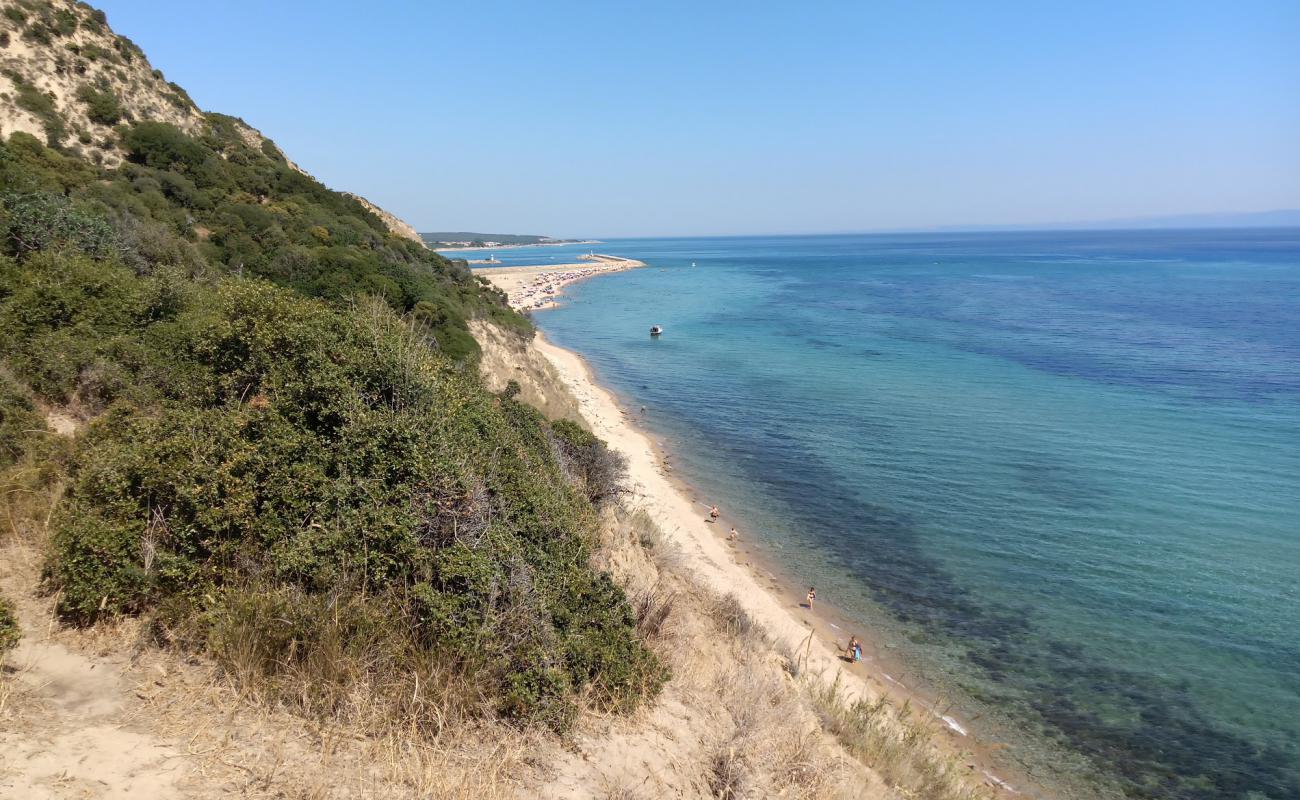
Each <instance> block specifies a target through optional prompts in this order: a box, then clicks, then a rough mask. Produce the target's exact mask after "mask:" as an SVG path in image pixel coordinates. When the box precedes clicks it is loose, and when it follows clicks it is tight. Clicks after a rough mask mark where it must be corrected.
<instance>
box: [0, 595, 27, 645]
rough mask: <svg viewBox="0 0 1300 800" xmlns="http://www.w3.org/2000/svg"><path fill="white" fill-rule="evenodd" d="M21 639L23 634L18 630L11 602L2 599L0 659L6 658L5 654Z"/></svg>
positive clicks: (0, 600)
mask: <svg viewBox="0 0 1300 800" xmlns="http://www.w3.org/2000/svg"><path fill="white" fill-rule="evenodd" d="M21 638H22V632H21V631H20V630H19V629H18V621H17V620H15V619H14V612H13V609H12V608H10V606H9V601H8V600H6V599H4V597H0V659H2V658H4V656H5V653H7V652H9V651H10V650H12V649H14V647H15V646H16V645H17V644H18V640H19V639H21Z"/></svg>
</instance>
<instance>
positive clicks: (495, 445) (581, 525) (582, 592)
mask: <svg viewBox="0 0 1300 800" xmlns="http://www.w3.org/2000/svg"><path fill="white" fill-rule="evenodd" d="M0 276H3V280H0V298H3V301H0V330H4V331H5V332H6V333H5V334H4V335H3V338H0V349H2V350H0V351H2V354H3V355H4V357H5V358H6V360H7V362H8V364H9V365H10V368H11V369H12V370H13V371H14V372H15V374H16V375H17V376H18V377H19V378H20V379H22V380H23V381H25V382H27V383H29V384H30V385H32V386H33V387H36V388H37V389H38V391H40V392H41V393H42V394H44V395H46V396H49V397H53V398H66V397H70V396H82V395H84V393H85V392H86V391H87V389H86V386H85V384H86V382H87V375H88V374H89V373H90V372H92V371H93V370H92V366H95V365H97V368H98V369H99V370H101V371H108V372H114V373H116V374H117V376H118V378H117V380H116V381H112V382H110V385H106V386H101V387H100V391H101V392H102V393H103V394H102V396H101V398H100V402H101V403H102V404H104V405H107V406H108V411H107V412H106V414H105V416H104V417H103V418H102V419H101V420H100V421H99V422H97V423H96V424H95V425H93V426H92V427H91V428H90V430H89V431H88V432H87V434H85V435H84V437H83V441H82V443H81V446H80V448H79V452H78V454H77V455H76V456H75V458H74V460H73V464H72V467H71V470H70V472H71V475H70V484H69V488H68V492H67V495H66V498H65V500H64V502H63V504H62V505H61V507H60V510H59V512H58V514H57V515H56V517H55V520H54V527H55V537H54V544H55V554H54V557H53V559H52V561H51V563H50V566H49V577H50V580H51V581H52V585H53V586H54V587H57V589H58V591H59V598H60V599H59V611H60V613H61V614H62V615H63V616H64V617H65V618H66V619H68V620H71V621H75V622H80V623H88V622H93V621H95V620H97V619H99V618H101V617H103V616H105V615H114V614H121V613H139V612H144V611H148V610H151V609H162V610H163V611H165V615H166V616H167V618H168V619H169V620H170V621H171V624H175V625H185V626H197V628H198V630H199V633H198V634H197V635H198V638H199V639H202V640H205V641H210V642H212V643H213V644H212V646H213V647H214V649H215V652H217V653H218V654H220V653H221V652H224V651H223V649H222V648H223V647H227V646H228V645H227V644H223V643H224V642H226V638H223V635H222V634H221V631H222V630H226V627H223V625H219V624H217V622H218V621H220V620H228V619H229V616H230V614H231V613H233V612H232V610H231V609H232V608H235V607H239V608H244V609H247V608H248V603H250V602H253V603H255V604H256V603H258V602H260V601H255V600H249V599H248V598H250V597H254V598H255V597H257V596H260V595H261V594H264V593H265V592H273V593H274V594H275V596H276V597H277V598H279V600H278V601H277V603H278V606H277V607H279V606H284V605H286V604H287V605H289V606H292V608H290V609H289V611H292V614H290V615H289V618H298V619H301V626H300V627H301V630H307V631H310V630H312V629H314V626H315V624H316V623H321V622H322V621H321V620H315V621H313V619H312V618H311V615H312V614H313V613H317V612H318V611H319V609H321V608H324V607H325V606H324V605H322V600H321V598H328V597H337V596H339V595H341V594H346V595H349V596H351V595H355V596H359V597H366V598H372V599H373V603H374V604H375V605H374V606H373V609H372V612H366V613H373V614H374V615H376V616H379V617H383V618H385V619H390V620H396V621H397V624H396V626H395V627H394V626H390V627H389V628H386V631H387V633H386V634H385V635H386V636H389V637H390V638H391V636H392V635H393V631H394V630H396V631H400V632H403V633H402V635H403V636H405V637H406V639H405V640H403V641H405V642H406V644H405V645H404V648H405V649H407V650H411V651H412V652H426V653H428V654H429V655H430V657H435V658H437V659H439V660H440V662H441V663H443V664H444V665H445V666H446V667H447V668H448V669H450V670H453V671H454V672H455V673H456V674H458V675H462V676H473V678H474V680H475V681H476V682H477V683H478V684H479V685H481V686H482V687H484V690H485V694H486V695H487V696H489V697H491V698H494V700H493V702H494V704H495V706H496V708H497V709H498V711H499V712H500V713H502V714H504V715H506V716H509V717H517V718H520V719H524V720H530V721H541V722H545V723H546V724H549V725H552V726H554V727H557V728H562V727H564V726H565V725H567V724H568V722H569V721H570V720H571V719H572V716H573V713H574V709H575V704H574V701H575V697H576V696H577V695H579V694H586V695H588V696H590V697H591V698H593V699H594V700H595V701H596V702H598V703H600V704H601V705H603V706H605V707H608V708H628V707H631V706H633V705H634V704H635V703H636V702H637V701H638V700H639V699H640V698H641V697H643V696H645V695H646V694H647V693H650V692H653V691H654V690H655V689H656V688H657V686H658V685H659V683H660V682H661V681H662V679H663V671H662V667H661V666H660V665H659V664H658V663H657V662H656V660H655V659H654V657H653V656H652V655H650V654H649V652H648V651H646V650H645V649H644V648H643V647H642V646H641V645H640V644H639V642H638V641H637V639H636V633H635V623H636V620H635V616H634V614H633V613H632V610H631V608H630V606H629V605H628V603H627V601H626V599H625V598H624V597H623V594H622V592H621V590H619V589H618V588H617V587H616V586H614V585H613V584H612V583H611V582H610V580H609V579H608V577H606V576H604V575H602V574H599V573H597V572H595V571H594V570H593V569H592V568H591V567H590V566H589V563H588V562H589V555H590V554H589V547H590V542H591V541H592V538H593V536H594V525H595V515H594V513H593V510H592V507H591V505H590V503H589V502H588V501H587V500H586V499H585V498H584V497H583V496H582V495H581V493H580V492H579V491H578V489H576V488H575V487H574V486H573V484H572V482H571V481H569V480H568V479H567V477H566V474H565V471H564V469H562V468H561V466H560V464H559V463H558V462H557V461H556V459H555V457H554V454H553V452H552V449H551V448H552V445H551V441H552V439H553V438H554V437H555V436H556V434H554V433H553V432H552V431H551V430H550V429H549V428H548V426H547V424H546V423H545V421H544V420H543V419H542V417H541V415H540V414H538V413H537V412H536V411H534V410H533V409H531V408H530V407H528V406H525V405H522V404H520V403H518V402H515V401H513V400H509V399H502V398H499V397H495V396H493V395H491V394H490V393H488V392H486V390H484V389H483V388H482V387H481V386H480V385H479V382H478V380H477V378H476V376H475V375H474V374H473V373H470V372H466V371H464V370H461V369H459V368H457V367H456V366H455V364H454V363H453V362H451V361H450V360H449V359H447V358H446V357H445V356H442V355H439V354H438V353H437V352H436V351H435V350H433V349H431V348H429V347H428V345H427V334H426V333H422V332H421V329H420V328H419V327H418V326H412V325H411V324H408V323H406V322H404V321H402V320H401V319H399V318H398V317H396V316H395V315H394V314H393V312H392V311H390V310H389V309H388V308H387V307H386V306H385V305H383V304H381V303H378V302H377V301H369V302H366V303H362V304H360V305H358V306H355V307H351V308H347V309H332V308H330V307H328V306H326V305H323V304H321V303H320V302H319V301H312V300H307V299H303V298H299V297H295V296H294V295H293V294H291V293H289V292H287V291H285V290H281V289H275V288H273V287H271V286H269V285H267V284H264V283H261V282H257V281H248V280H237V279H232V280H226V281H223V282H219V283H217V284H216V285H213V286H206V285H203V284H195V283H192V282H187V281H182V280H180V279H179V277H178V276H177V275H176V274H175V273H167V272H162V273H157V274H152V275H144V276H141V275H137V274H136V273H135V272H134V271H132V270H131V269H129V268H127V267H125V266H121V265H119V264H117V263H114V262H112V261H109V262H103V261H94V260H91V259H89V258H86V257H85V256H69V255H56V254H51V253H42V254H40V255H39V256H37V257H34V258H31V259H29V260H27V261H26V262H24V263H21V264H20V263H18V262H13V261H10V262H7V265H6V266H5V268H4V270H3V271H0ZM249 586H255V587H264V588H263V589H260V590H255V591H252V592H250V590H249V589H248V588H247V587H249ZM290 588H292V591H288V590H289V589H290ZM232 603H234V604H235V605H234V606H232V605H231V604H232ZM241 604H242V605H241ZM381 609H382V613H381ZM281 611H283V609H281ZM241 613H242V612H241ZM277 613H280V612H277ZM285 613H287V612H285ZM394 615H396V616H394ZM322 624H323V623H322ZM281 628H282V626H281V627H278V628H277V630H281ZM288 630H290V632H292V631H294V630H299V628H290V629H288ZM360 630H361V629H360V628H358V631H359V632H358V634H357V635H361V633H360ZM366 630H369V629H368V628H367V629H366ZM204 631H206V633H205V632H204ZM282 632H283V630H282ZM286 635H288V634H286ZM366 635H371V634H366ZM399 643H400V642H399ZM390 644H393V643H392V642H391V641H390ZM394 646H396V645H394ZM259 647H262V648H263V649H267V648H269V650H270V651H273V652H274V653H279V656H278V657H268V658H267V659H264V660H263V661H261V662H259V663H264V664H265V665H266V669H267V670H269V671H272V672H274V671H276V670H279V669H281V668H287V667H285V665H286V664H289V663H292V662H293V660H294V659H296V658H298V657H300V656H301V657H307V656H308V655H309V653H310V652H311V647H312V641H311V638H310V637H305V638H304V636H303V635H299V634H297V633H292V635H288V638H287V639H286V640H285V641H284V642H282V643H280V644H276V642H275V641H265V642H262V644H260V645H259ZM286 648H287V649H286ZM293 654H297V655H293ZM290 655H293V657H292V658H290ZM286 659H288V660H287V661H286ZM277 665H278V666H277Z"/></svg>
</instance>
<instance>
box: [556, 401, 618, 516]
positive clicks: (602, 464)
mask: <svg viewBox="0 0 1300 800" xmlns="http://www.w3.org/2000/svg"><path fill="white" fill-rule="evenodd" d="M551 434H552V439H553V441H554V443H555V449H556V452H557V454H558V455H559V457H560V460H561V463H563V464H564V465H565V467H566V468H567V469H568V470H569V472H570V474H572V475H573V477H574V479H575V480H576V481H577V483H578V485H579V486H580V487H581V488H582V490H583V492H584V493H585V494H586V495H587V499H588V500H590V501H591V502H592V504H593V505H595V506H597V507H600V506H603V505H605V504H607V503H609V502H611V501H613V500H614V499H616V498H617V497H618V496H619V495H620V494H622V493H623V492H625V491H627V489H626V486H625V485H624V484H625V482H626V480H627V459H626V458H624V457H623V454H622V453H617V452H615V451H613V450H610V449H609V446H608V445H606V444H605V443H604V442H602V441H601V440H600V439H599V438H597V437H596V436H595V435H593V434H592V433H590V432H589V431H586V430H584V429H583V428H582V427H581V426H579V425H578V424H577V423H576V422H572V421H570V420H560V421H558V422H554V423H552V424H551Z"/></svg>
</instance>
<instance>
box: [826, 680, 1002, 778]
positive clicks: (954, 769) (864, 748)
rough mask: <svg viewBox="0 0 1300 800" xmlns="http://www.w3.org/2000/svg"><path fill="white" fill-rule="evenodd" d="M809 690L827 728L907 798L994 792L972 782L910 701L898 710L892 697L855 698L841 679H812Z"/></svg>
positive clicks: (850, 750)
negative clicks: (912, 712)
mask: <svg viewBox="0 0 1300 800" xmlns="http://www.w3.org/2000/svg"><path fill="white" fill-rule="evenodd" d="M808 694H809V696H810V697H811V698H812V701H813V704H814V706H815V708H816V709H817V712H818V715H819V716H820V717H821V720H822V724H823V725H824V726H825V728H826V730H827V731H829V732H830V733H832V734H833V735H834V736H835V737H836V738H837V739H838V740H839V741H840V743H841V744H843V746H844V747H845V749H846V750H848V751H849V752H850V753H852V754H853V755H854V756H856V757H857V758H858V759H860V760H861V761H862V762H863V763H865V764H867V765H869V766H870V767H871V768H872V769H873V770H875V771H876V772H877V773H878V774H879V775H880V776H881V778H883V779H884V780H885V782H886V783H888V784H889V785H891V786H892V787H894V789H895V790H896V791H898V792H899V793H900V794H902V795H903V796H905V797H918V798H927V800H930V799H931V798H932V799H933V800H987V798H990V797H991V796H992V795H991V793H990V792H989V791H988V790H986V789H984V788H982V787H979V786H978V785H975V784H972V783H971V781H970V780H969V778H968V776H967V775H966V772H965V770H963V769H962V765H961V763H960V762H959V761H958V760H957V759H956V757H955V755H953V754H951V753H948V752H945V751H943V750H940V749H939V748H938V747H937V746H936V743H935V733H934V732H933V731H932V730H930V729H929V728H927V727H926V726H925V725H924V724H923V723H921V722H920V721H918V720H915V719H912V718H910V710H911V709H910V707H909V706H908V705H906V704H904V706H903V707H902V708H900V709H898V710H897V711H894V710H893V709H892V708H891V706H890V704H889V701H888V699H887V698H885V697H883V696H881V697H880V698H878V699H877V700H875V701H874V702H867V701H864V700H850V699H848V698H846V697H845V696H844V694H843V691H842V688H841V686H840V681H839V679H838V678H837V679H836V680H835V681H834V682H833V683H830V684H826V683H824V682H816V683H810V684H809V685H808Z"/></svg>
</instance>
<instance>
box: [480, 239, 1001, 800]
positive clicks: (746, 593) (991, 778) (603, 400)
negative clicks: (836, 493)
mask: <svg viewBox="0 0 1300 800" xmlns="http://www.w3.org/2000/svg"><path fill="white" fill-rule="evenodd" d="M638 263H639V262H638ZM533 269H536V268H533ZM545 269H551V268H549V267H548V268H545ZM557 269H558V268H557ZM507 271H510V270H487V271H486V272H491V273H498V272H507ZM494 277H495V276H494ZM496 282H497V281H495V280H494V283H496ZM498 285H501V284H499V283H498ZM502 288H505V287H504V286H503V287H502ZM506 291H509V289H507V290H506ZM535 346H536V347H537V349H538V351H539V352H541V353H542V355H543V356H545V357H546V359H547V360H548V361H550V362H551V364H552V365H553V366H554V367H555V369H556V371H557V372H558V374H559V376H560V378H561V380H562V381H563V382H564V384H565V385H566V386H567V387H568V389H569V391H570V392H572V394H573V395H574V397H575V398H576V399H577V400H578V403H579V407H580V409H581V412H582V415H583V417H584V418H585V419H586V420H587V422H588V423H589V424H590V425H591V429H592V432H593V433H595V434H596V435H597V436H600V437H601V438H602V439H604V440H605V441H606V442H607V443H608V444H609V446H610V447H611V448H613V449H614V450H616V451H618V452H620V453H622V454H623V455H624V456H626V457H627V461H628V474H629V483H630V488H631V501H630V502H631V505H632V506H634V507H640V508H642V509H644V510H645V511H646V513H648V514H649V515H650V517H651V518H652V519H653V520H654V522H655V524H656V525H658V526H659V528H660V529H661V531H662V532H663V534H664V536H665V537H667V538H668V539H669V540H670V541H672V542H673V543H674V544H676V545H677V546H678V547H679V548H680V550H681V552H682V556H683V559H684V562H685V564H686V565H687V569H688V570H690V571H691V572H692V573H693V574H694V575H695V577H696V579H697V580H698V581H699V582H700V583H701V584H702V585H703V586H705V587H708V588H710V589H712V590H713V591H715V592H717V593H719V594H722V595H726V594H731V595H734V596H735V597H736V598H737V599H738V600H739V602H740V604H741V605H742V607H743V608H744V609H745V611H746V612H747V613H748V614H749V615H750V617H751V618H752V619H753V620H754V621H755V622H757V623H758V624H759V625H761V626H762V628H763V629H764V630H765V631H766V632H767V633H768V635H769V636H770V637H771V638H772V640H773V641H774V642H775V643H776V644H777V647H778V648H779V649H780V650H784V651H786V652H789V653H794V654H797V657H798V658H799V659H800V667H801V669H802V671H803V673H804V674H808V675H813V676H817V677H818V678H820V679H821V680H824V681H827V682H830V681H833V680H835V679H836V678H837V677H838V678H839V681H840V687H841V689H842V691H843V694H844V696H845V697H846V698H847V699H850V700H851V699H865V700H867V701H868V702H870V701H874V700H875V699H877V698H879V697H880V696H881V695H882V694H884V695H886V696H889V697H891V698H892V699H894V700H896V701H901V700H910V701H911V702H912V703H913V704H914V705H916V704H918V701H919V704H920V705H922V707H925V708H929V706H928V705H927V704H925V702H924V699H923V698H920V697H918V696H917V695H915V694H914V693H912V692H909V691H907V690H906V688H905V687H903V686H902V685H901V684H897V682H896V681H894V683H895V684H897V685H893V686H887V685H886V683H885V681H892V680H893V679H892V678H891V677H890V676H889V675H888V674H887V673H885V672H884V671H883V670H881V669H880V668H879V666H876V668H875V670H876V671H878V672H879V675H876V674H873V672H871V671H869V670H871V669H872V667H871V666H869V665H868V664H866V663H860V664H857V665H852V666H850V665H849V664H847V663H846V662H845V661H843V660H842V659H841V658H840V653H841V652H843V651H842V649H841V648H843V647H844V646H845V645H846V642H847V634H846V633H844V632H841V633H840V635H839V636H838V637H837V636H836V633H835V631H834V630H832V629H831V626H832V623H831V622H830V620H831V619H838V618H837V617H834V616H833V612H831V611H830V610H828V609H823V608H820V607H819V608H817V609H814V610H810V609H808V608H806V607H803V606H802V604H803V602H804V598H803V594H802V593H801V592H792V593H790V594H780V595H779V594H776V593H775V592H774V591H772V590H770V589H769V588H767V587H766V586H764V584H763V582H762V581H763V579H764V575H765V572H764V570H763V569H762V565H761V564H756V563H753V562H749V561H746V562H744V563H741V562H740V561H739V560H738V557H739V556H740V554H739V553H736V552H734V551H733V550H732V548H731V546H729V544H728V543H727V541H726V535H727V532H728V530H729V529H730V524H729V523H728V522H727V521H726V518H725V516H724V517H723V518H722V519H720V520H718V521H717V522H716V523H714V522H709V521H707V520H708V508H706V507H705V506H704V505H703V504H701V503H698V502H695V501H693V500H692V499H691V498H690V497H689V496H687V494H686V493H685V491H684V489H683V488H682V487H680V486H679V484H678V482H677V481H675V479H673V478H672V477H670V476H669V474H668V473H669V471H670V470H669V469H668V468H666V466H665V463H664V459H663V457H662V456H661V455H660V454H659V453H658V452H657V450H656V448H655V446H654V444H653V442H652V441H651V439H650V438H649V437H648V436H647V435H646V434H645V433H643V432H642V431H641V430H639V429H638V428H636V427H635V426H633V425H632V424H631V423H630V422H629V421H628V415H627V413H626V412H625V411H623V410H622V409H621V408H620V407H619V404H618V401H617V400H616V399H615V397H614V396H613V394H611V393H610V392H609V391H608V390H606V389H605V388H604V387H603V386H601V385H600V384H598V383H597V382H596V380H595V379H594V377H593V375H592V373H591V370H590V369H589V367H588V366H587V363H586V362H585V361H583V359H582V358H581V357H580V356H578V355H577V354H576V353H573V352H571V351H569V350H566V349H564V348H562V347H559V346H557V345H554V344H552V343H551V342H549V341H547V340H546V339H545V338H544V337H543V336H541V335H540V334H539V335H538V336H537V339H536V341H535ZM837 638H838V641H837ZM864 644H866V643H864ZM930 713H932V714H933V715H934V717H935V719H936V721H937V722H939V723H941V724H942V725H943V726H944V727H943V730H945V731H946V735H944V736H941V737H936V740H937V741H938V742H939V743H941V744H942V743H945V740H946V744H947V745H949V746H951V747H952V748H953V751H954V753H955V754H958V753H959V754H962V755H965V756H967V757H970V755H971V753H973V754H974V757H973V758H971V759H970V761H968V763H971V764H972V765H973V766H974V768H977V769H980V770H981V771H982V772H983V773H984V776H985V778H986V782H987V783H988V784H989V785H990V786H992V787H994V788H996V789H999V790H1001V791H1002V792H1005V793H1008V794H1011V793H1016V792H1014V790H1013V789H1011V787H1010V785H1009V784H1007V783H1005V782H1003V781H1002V780H1001V778H999V777H997V776H996V775H995V774H994V773H993V772H992V771H991V770H990V769H989V768H987V767H986V766H985V763H986V759H985V758H983V757H982V754H981V748H980V746H979V745H978V743H976V742H975V741H973V740H972V739H971V738H970V737H968V736H967V731H966V726H965V725H964V724H962V723H961V722H959V721H957V720H955V719H953V718H952V717H951V716H945V715H943V714H942V713H941V712H940V711H936V710H933V709H931V712H930Z"/></svg>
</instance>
